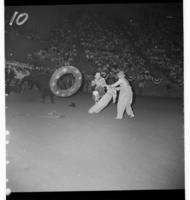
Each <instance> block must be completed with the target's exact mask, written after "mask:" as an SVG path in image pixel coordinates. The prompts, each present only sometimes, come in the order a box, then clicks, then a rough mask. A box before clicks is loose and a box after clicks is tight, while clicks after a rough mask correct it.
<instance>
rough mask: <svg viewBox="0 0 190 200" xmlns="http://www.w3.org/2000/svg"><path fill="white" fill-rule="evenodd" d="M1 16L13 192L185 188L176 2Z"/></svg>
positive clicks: (20, 10) (38, 9) (23, 9)
mask: <svg viewBox="0 0 190 200" xmlns="http://www.w3.org/2000/svg"><path fill="white" fill-rule="evenodd" d="M114 9H115V10H114ZM135 10H136V11H135ZM118 11H119V12H118ZM116 13H118V15H116ZM126 13H127V14H126ZM134 13H136V16H135V15H134ZM5 17H6V18H5V19H6V23H5V52H6V65H5V77H6V79H5V86H6V91H5V98H6V129H7V137H8V138H9V145H7V164H8V163H9V162H10V164H9V165H7V187H8V188H9V189H10V191H11V192H31V191H92V190H93V191H94V190H98V191H102V190H147V189H184V133H183V18H182V7H181V4H180V5H178V4H172V5H171V4H163V5H154V4H153V5H152V4H151V5H148V4H147V5H143V6H142V8H141V5H130V4H129V5H127V4H126V5H117V6H111V5H110V6H108V5H107V6H106V5H99V6H98V5H86V6H85V5H78V6H77V5H59V6H53V5H51V6H20V7H19V6H18V7H17V6H15V7H14V6H10V7H9V6H7V7H5Z"/></svg>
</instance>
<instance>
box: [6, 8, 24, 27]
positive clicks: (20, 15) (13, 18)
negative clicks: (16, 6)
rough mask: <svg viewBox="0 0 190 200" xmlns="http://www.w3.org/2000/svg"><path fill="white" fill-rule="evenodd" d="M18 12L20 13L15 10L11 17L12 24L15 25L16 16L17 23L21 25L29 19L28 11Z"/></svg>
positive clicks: (10, 23)
mask: <svg viewBox="0 0 190 200" xmlns="http://www.w3.org/2000/svg"><path fill="white" fill-rule="evenodd" d="M17 14H18V12H17V11H15V12H14V14H13V16H12V18H11V20H10V22H9V25H10V26H12V25H13V23H14V20H15V18H16V24H17V25H19V26H20V25H22V24H24V23H25V22H26V21H27V19H28V14H27V13H21V14H19V15H18V16H17Z"/></svg>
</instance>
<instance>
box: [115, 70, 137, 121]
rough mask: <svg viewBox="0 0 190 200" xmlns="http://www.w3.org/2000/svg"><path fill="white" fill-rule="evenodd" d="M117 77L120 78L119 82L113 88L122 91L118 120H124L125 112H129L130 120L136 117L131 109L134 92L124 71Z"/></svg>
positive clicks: (118, 107) (118, 104) (118, 106)
mask: <svg viewBox="0 0 190 200" xmlns="http://www.w3.org/2000/svg"><path fill="white" fill-rule="evenodd" d="M117 77H118V78H119V80H118V81H117V82H116V83H114V84H112V86H114V87H116V89H117V90H119V91H120V92H119V100H118V103H117V117H116V119H122V118H123V114H124V112H125V110H126V112H127V115H128V116H129V117H130V118H133V117H134V116H135V115H134V113H133V110H132V108H131V104H132V101H133V92H132V89H131V86H130V85H129V82H128V80H127V79H126V78H125V74H124V72H123V71H120V72H119V73H118V74H117ZM117 86H119V87H117Z"/></svg>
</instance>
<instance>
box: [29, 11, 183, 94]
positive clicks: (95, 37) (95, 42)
mask: <svg viewBox="0 0 190 200" xmlns="http://www.w3.org/2000/svg"><path fill="white" fill-rule="evenodd" d="M181 26H182V22H181V21H180V20H179V19H178V18H177V17H175V16H170V18H168V17H167V16H151V15H150V16H149V15H146V18H142V19H127V20H125V22H121V23H115V22H114V21H113V20H110V19H109V18H108V17H105V16H104V15H103V14H100V13H99V14H94V13H90V12H84V13H82V14H80V15H79V16H77V17H75V18H73V19H72V18H68V19H65V20H64V21H63V22H62V24H59V25H57V26H56V27H53V28H52V31H51V33H50V36H49V41H48V47H47V48H45V49H41V50H39V51H37V52H34V53H33V54H28V57H27V58H28V62H29V63H30V65H31V66H32V64H33V68H35V69H36V68H37V69H38V70H40V69H42V70H43V68H45V70H49V71H51V72H53V71H55V69H57V68H59V67H60V66H64V65H74V66H76V67H77V65H78V63H79V62H80V61H81V60H86V61H88V64H90V65H92V66H93V69H94V71H93V72H91V73H86V72H85V71H84V72H83V73H84V76H83V77H84V90H85V91H86V90H87V91H89V90H90V88H91V87H90V83H91V80H92V79H93V75H94V73H95V72H97V71H99V72H101V73H102V75H103V76H104V77H106V79H107V81H108V82H110V83H111V82H114V81H115V79H116V76H115V74H116V73H117V72H118V71H119V70H123V71H124V72H125V73H126V74H127V77H128V79H129V80H130V81H136V82H142V81H147V82H150V83H151V84H152V85H154V84H160V83H161V82H162V80H167V81H170V82H171V83H172V84H176V85H177V86H182V85H183V33H182V27H181ZM34 66H35V67H34ZM86 67H88V66H86Z"/></svg>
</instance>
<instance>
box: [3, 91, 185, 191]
mask: <svg viewBox="0 0 190 200" xmlns="http://www.w3.org/2000/svg"><path fill="white" fill-rule="evenodd" d="M71 103H73V104H72V105H71ZM6 105H7V109H6V126H7V129H8V130H9V131H10V136H8V138H9V141H10V144H9V145H7V159H8V160H9V161H10V164H9V165H8V166H7V178H8V179H9V181H8V184H7V185H8V187H9V188H11V190H12V191H13V192H29V191H81V190H82V191H86V190H87V191H90V190H144V189H183V188H184V134H183V101H182V100H180V99H169V98H167V99H166V98H158V97H141V96H137V97H136V100H135V104H134V106H133V109H134V112H135V115H136V117H135V118H133V119H129V118H127V117H125V119H123V120H116V119H115V116H116V105H115V104H110V105H109V106H108V107H107V108H106V109H105V110H103V111H102V112H101V113H99V114H95V115H90V114H88V112H87V111H88V109H89V108H90V107H91V106H92V105H93V101H92V99H91V96H90V94H84V93H82V92H79V93H77V94H76V95H74V96H72V97H70V98H56V101H55V104H54V105H53V104H51V103H49V102H46V103H45V104H43V103H42V102H40V95H39V93H38V92H37V91H27V92H25V93H24V94H14V93H13V94H11V95H10V96H8V97H6Z"/></svg>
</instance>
